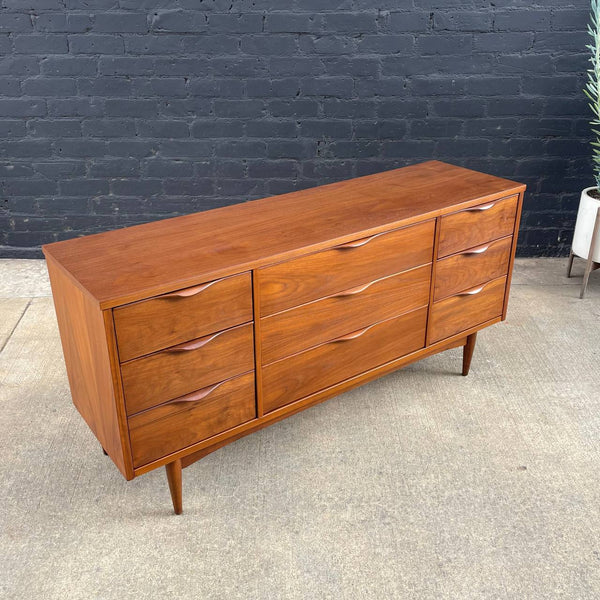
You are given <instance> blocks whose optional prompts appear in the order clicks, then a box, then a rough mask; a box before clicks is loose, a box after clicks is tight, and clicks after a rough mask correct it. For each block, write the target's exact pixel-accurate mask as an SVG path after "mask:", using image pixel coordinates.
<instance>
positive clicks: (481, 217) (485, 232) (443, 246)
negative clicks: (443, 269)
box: [438, 196, 519, 258]
mask: <svg viewBox="0 0 600 600" xmlns="http://www.w3.org/2000/svg"><path fill="white" fill-rule="evenodd" d="M518 200H519V197H518V196H510V197H509V198H504V199H503V200H495V201H494V202H486V203H485V204H480V205H478V206H474V207H472V208H467V209H465V210H461V211H460V212H457V213H453V214H451V215H446V216H444V217H442V218H441V225H440V241H439V247H438V257H440V258H441V257H442V256H448V255H449V254H454V253H455V252H460V251H461V250H465V249H467V248H472V247H473V246H478V245H480V244H485V243H486V242H489V241H491V240H495V239H498V238H501V237H505V236H507V235H511V234H512V233H513V231H514V228H515V218H516V215H517V204H518Z"/></svg>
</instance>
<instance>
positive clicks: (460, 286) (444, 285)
mask: <svg viewBox="0 0 600 600" xmlns="http://www.w3.org/2000/svg"><path fill="white" fill-rule="evenodd" d="M512 241H513V238H512V236H510V237H506V238H502V239H500V240H496V241H495V242H489V243H487V244H484V245H483V246H476V247H475V248H470V249H469V250H463V251H462V252H459V253H458V254H453V255H452V256H449V257H448V258H443V259H442V260H439V261H438V263H437V265H436V267H435V269H436V270H435V292H434V299H435V300H441V299H442V298H446V297H448V296H452V294H456V293H457V292H460V291H462V290H467V289H470V288H472V287H474V286H477V285H479V284H481V283H485V282H486V281H490V280H491V279H496V278H497V277H501V276H502V275H506V273H507V272H508V264H509V262H510V250H511V247H512Z"/></svg>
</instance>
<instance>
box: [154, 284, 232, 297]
mask: <svg viewBox="0 0 600 600" xmlns="http://www.w3.org/2000/svg"><path fill="white" fill-rule="evenodd" d="M219 281H222V280H221V279H215V281H209V282H208V283H203V284H202V285H197V286H195V287H191V288H186V289H185V290H179V291H178V292H171V293H170V294H163V295H162V296H157V298H158V299H159V300H160V299H161V298H163V299H167V300H168V299H169V298H188V297H189V296H195V295H196V294H199V293H200V292H203V291H204V290H205V289H207V288H209V287H210V286H211V285H214V284H215V283H217V282H219Z"/></svg>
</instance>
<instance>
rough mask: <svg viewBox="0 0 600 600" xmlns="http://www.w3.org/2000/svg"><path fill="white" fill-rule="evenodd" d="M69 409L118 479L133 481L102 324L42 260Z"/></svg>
mask: <svg viewBox="0 0 600 600" xmlns="http://www.w3.org/2000/svg"><path fill="white" fill-rule="evenodd" d="M46 263H47V266H48V273H49V275H50V284H51V287H52V296H53V299H54V308H55V311H56V318H57V321H58V329H59V332H60V339H61V344H62V349H63V355H64V359H65V365H66V369H67V376H68V378H69V386H70V389H71V397H72V400H73V404H75V407H76V408H77V410H78V411H79V413H80V414H81V416H82V417H83V419H84V420H85V422H86V423H87V424H88V426H89V427H90V429H91V430H92V431H93V432H94V435H95V436H96V437H97V438H98V441H99V442H100V444H101V445H102V447H103V448H104V449H105V450H106V452H107V453H108V455H109V456H110V457H111V459H112V460H113V462H114V463H115V464H116V465H117V467H118V468H119V470H120V471H121V473H122V474H123V475H124V476H125V477H126V478H127V479H132V478H133V467H132V465H131V459H130V455H129V448H128V443H127V440H125V439H124V436H123V432H122V430H121V428H120V425H119V423H120V421H119V416H118V411H117V406H116V400H115V388H114V385H115V384H114V381H113V375H112V372H111V358H110V353H109V345H108V341H107V331H106V327H107V325H106V324H105V318H104V315H103V312H102V311H101V310H100V307H99V305H98V304H97V303H96V302H94V300H93V299H92V298H91V297H90V296H89V295H87V294H86V293H85V292H83V291H82V290H81V289H79V288H78V287H77V286H76V285H75V284H74V283H73V281H72V280H71V278H70V277H68V276H67V275H66V273H64V272H63V270H62V268H61V267H60V265H58V264H56V263H55V262H54V261H53V260H52V259H51V258H50V257H48V256H47V257H46Z"/></svg>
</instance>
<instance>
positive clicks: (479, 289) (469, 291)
mask: <svg viewBox="0 0 600 600" xmlns="http://www.w3.org/2000/svg"><path fill="white" fill-rule="evenodd" d="M486 285H487V284H486ZM484 288H485V285H482V286H480V287H478V288H473V289H472V290H467V291H466V292H461V293H460V294H456V295H457V296H475V294H479V292H482V291H483V289H484Z"/></svg>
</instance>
